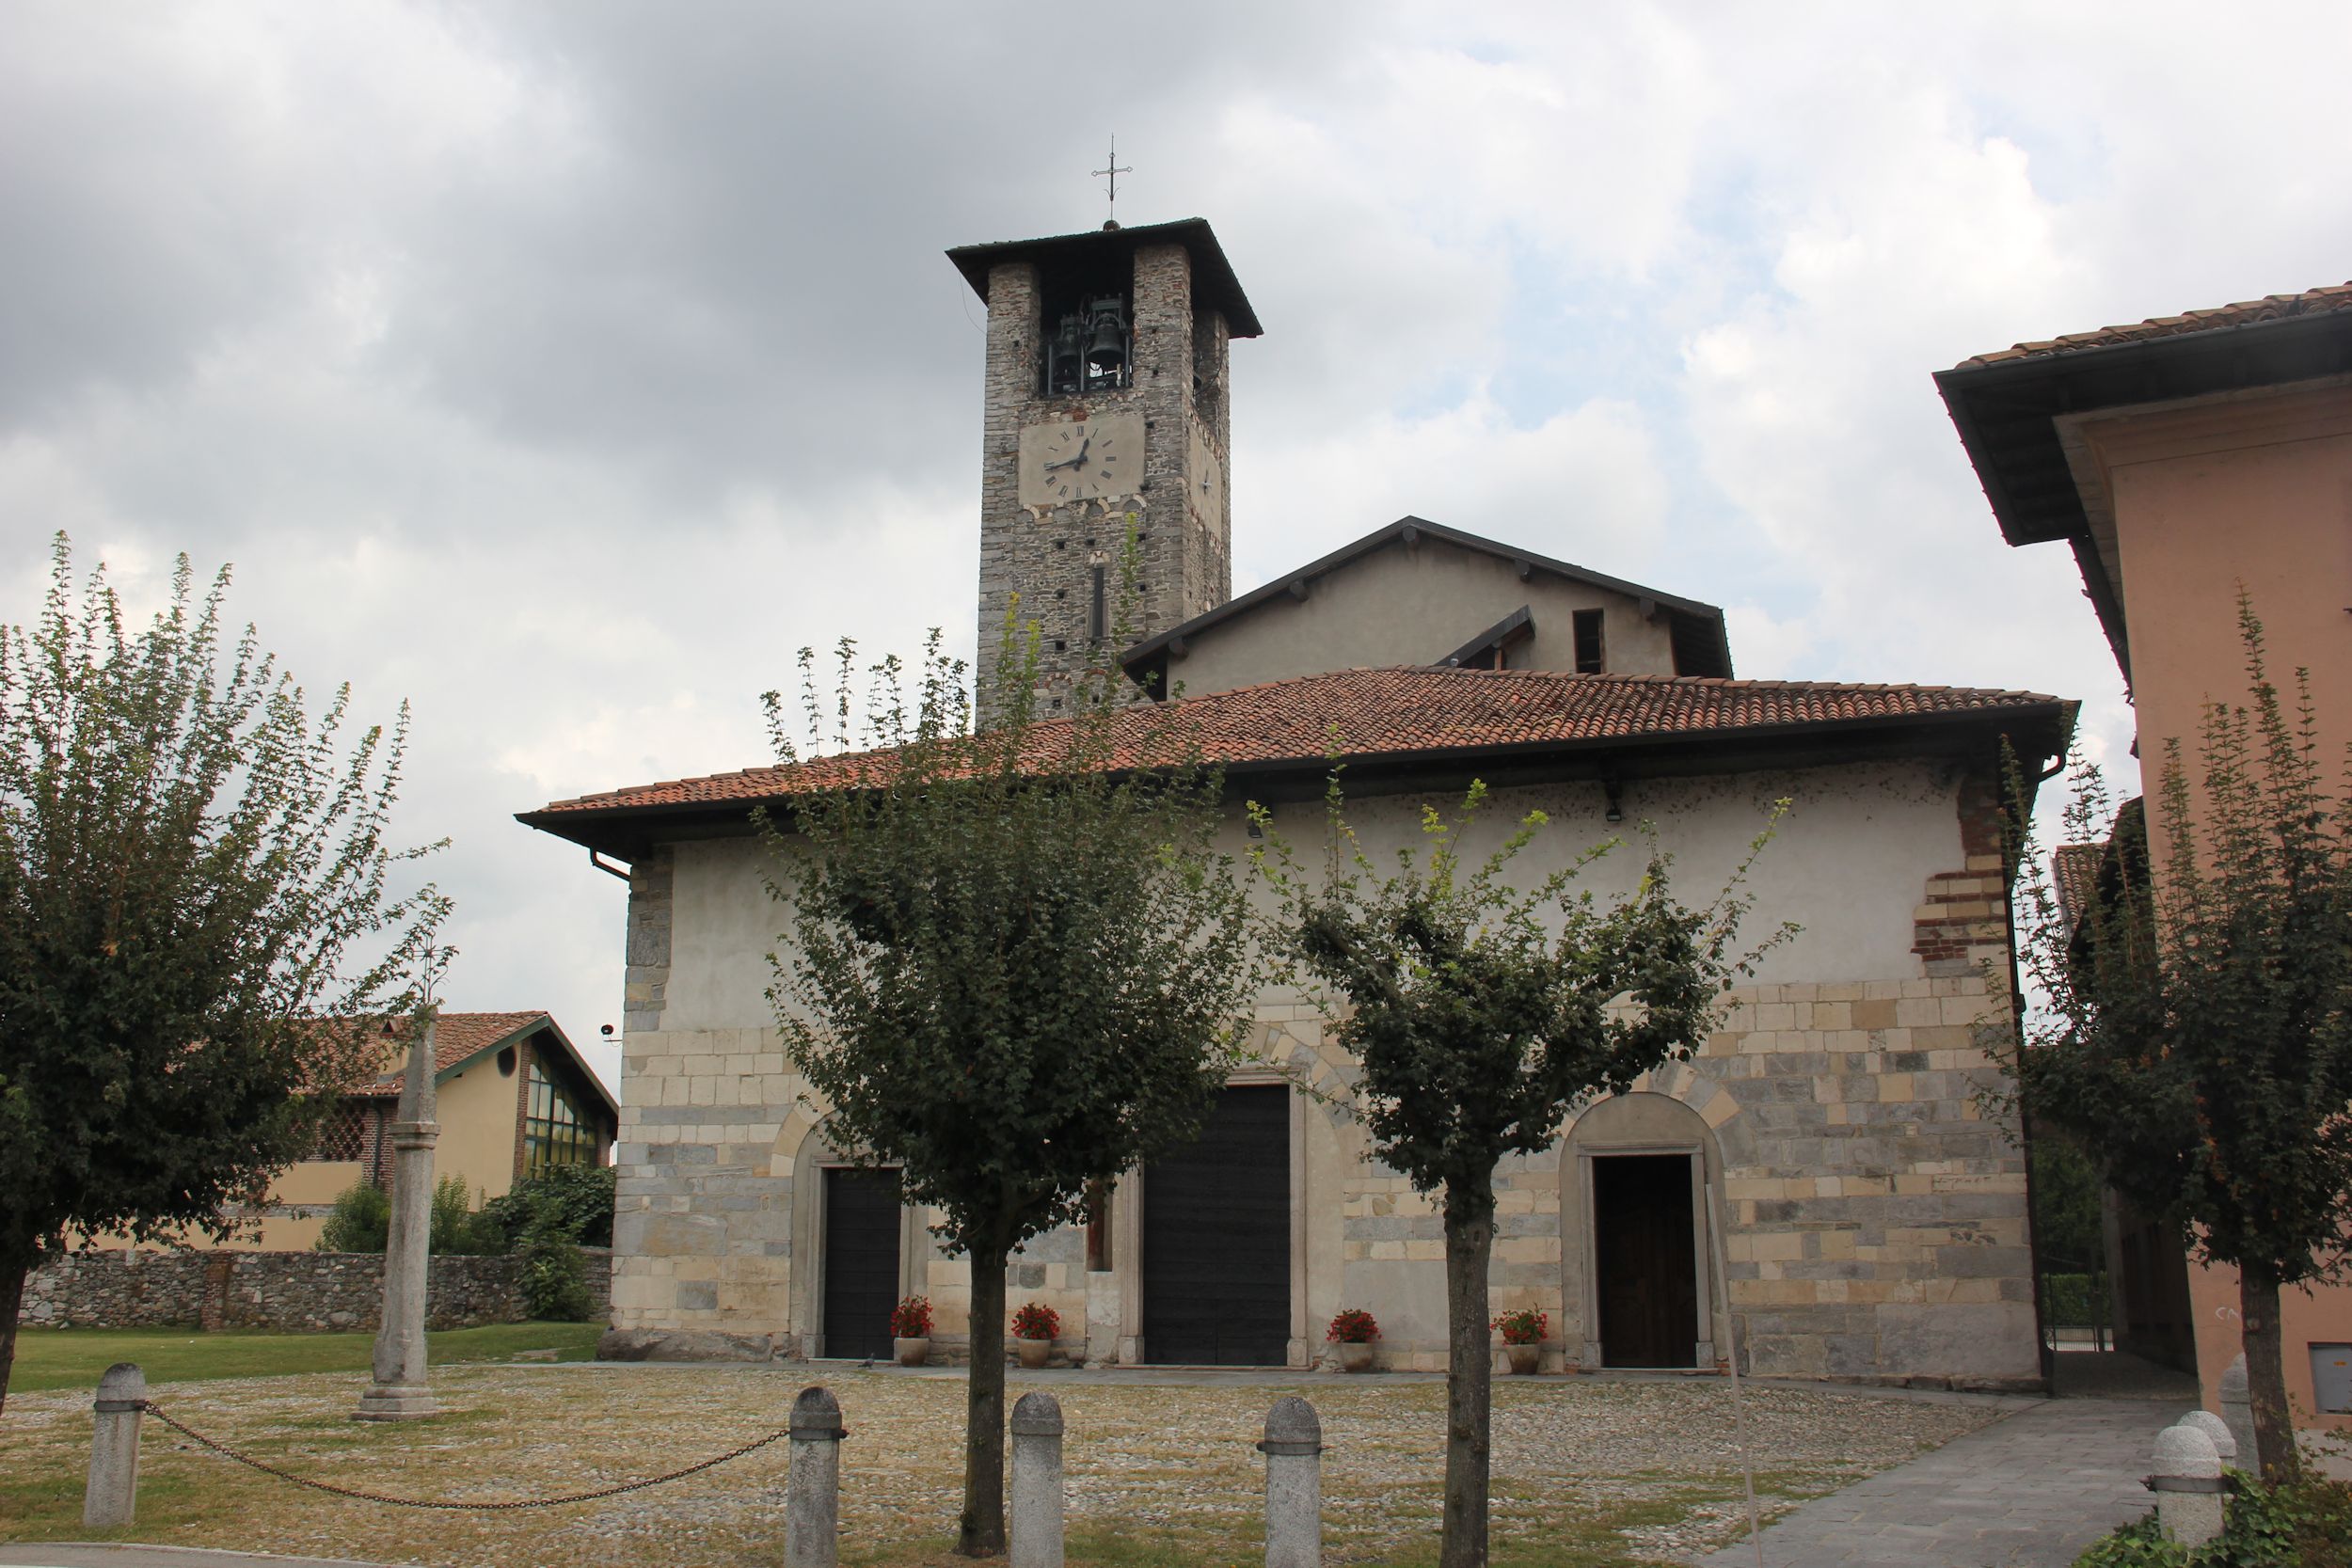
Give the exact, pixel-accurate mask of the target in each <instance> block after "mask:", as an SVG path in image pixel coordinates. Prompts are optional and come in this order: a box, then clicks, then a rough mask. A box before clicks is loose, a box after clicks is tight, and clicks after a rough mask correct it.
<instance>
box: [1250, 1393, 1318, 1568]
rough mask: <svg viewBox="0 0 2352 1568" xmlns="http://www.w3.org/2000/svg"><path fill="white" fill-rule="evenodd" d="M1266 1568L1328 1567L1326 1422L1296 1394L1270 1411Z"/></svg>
mask: <svg viewBox="0 0 2352 1568" xmlns="http://www.w3.org/2000/svg"><path fill="white" fill-rule="evenodd" d="M1258 1451H1259V1452H1260V1453H1263V1454H1264V1455H1265V1568H1323V1422H1322V1421H1321V1420H1320V1419H1319V1418H1317V1417H1316V1415H1315V1407H1314V1406H1313V1405H1311V1404H1309V1403H1308V1402H1306V1401H1305V1400H1302V1399H1300V1398H1299V1397H1298V1396H1297V1395H1295V1394H1293V1395H1291V1396H1290V1397H1288V1398H1286V1399H1280V1400H1277V1401H1276V1402H1275V1403H1274V1408H1273V1409H1272V1410H1270V1411H1268V1412H1266V1418H1265V1441H1264V1442H1263V1443H1260V1444H1259V1445H1258Z"/></svg>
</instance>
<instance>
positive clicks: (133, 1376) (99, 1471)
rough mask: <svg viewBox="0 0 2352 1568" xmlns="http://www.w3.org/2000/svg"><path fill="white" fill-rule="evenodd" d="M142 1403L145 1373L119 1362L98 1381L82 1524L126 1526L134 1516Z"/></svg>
mask: <svg viewBox="0 0 2352 1568" xmlns="http://www.w3.org/2000/svg"><path fill="white" fill-rule="evenodd" d="M146 1403H147V1374H146V1373H145V1372H142V1371H140V1370H139V1369H138V1367H137V1365H136V1364H135V1363H134V1362H130V1361H118V1362H116V1363H115V1364H114V1365H113V1366H111V1367H109V1368H107V1369H106V1375H105V1376H103V1377H102V1378H100V1379H99V1380H98V1401H97V1402H96V1403H95V1404H94V1405H92V1406H91V1408H92V1409H94V1410H95V1411H97V1413H98V1430H97V1431H96V1432H95V1433H93V1434H92V1435H91V1437H90V1446H89V1484H88V1486H87V1488H85V1489H84V1491H83V1493H82V1523H83V1524H84V1525H85V1526H89V1527H96V1528H106V1527H111V1526H116V1525H127V1524H129V1523H131V1522H132V1517H133V1515H135V1513H137V1512H138V1501H139V1414H140V1411H141V1409H142V1408H143V1407H144V1406H145V1405H146Z"/></svg>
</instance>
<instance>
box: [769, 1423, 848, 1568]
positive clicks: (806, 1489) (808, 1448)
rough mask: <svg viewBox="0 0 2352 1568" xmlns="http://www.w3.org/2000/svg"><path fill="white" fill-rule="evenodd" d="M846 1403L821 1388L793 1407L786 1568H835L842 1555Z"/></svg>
mask: <svg viewBox="0 0 2352 1568" xmlns="http://www.w3.org/2000/svg"><path fill="white" fill-rule="evenodd" d="M848 1434H849V1433H848V1432H847V1430H846V1429H845V1428H844V1427H843V1426H842V1425H841V1402H840V1401H839V1400H836V1399H834V1397H833V1391H832V1390H831V1389H829V1388H826V1387H824V1386H821V1385H819V1386H815V1387H809V1388H803V1389H802V1390H801V1397H800V1398H799V1399H796V1400H794V1401H793V1402H792V1459H791V1464H790V1465H789V1467H788V1468H787V1470H786V1471H785V1481H784V1568H834V1564H835V1563H836V1562H837V1561H839V1560H840V1553H841V1439H842V1438H843V1437H845V1436H847V1435H848Z"/></svg>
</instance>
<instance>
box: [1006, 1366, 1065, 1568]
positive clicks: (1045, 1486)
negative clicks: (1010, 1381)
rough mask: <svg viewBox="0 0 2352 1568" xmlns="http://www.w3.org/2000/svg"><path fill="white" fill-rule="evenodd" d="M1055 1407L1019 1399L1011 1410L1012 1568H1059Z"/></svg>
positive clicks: (1047, 1399) (1048, 1400)
mask: <svg viewBox="0 0 2352 1568" xmlns="http://www.w3.org/2000/svg"><path fill="white" fill-rule="evenodd" d="M1061 1514H1062V1493H1061V1402H1059V1401H1057V1400H1056V1399H1055V1398H1054V1396H1053V1395H1051V1394H1024V1395H1022V1396H1021V1401H1020V1402H1019V1403H1018V1404H1015V1405H1014V1406H1013V1407H1012V1568H1062V1558H1061V1531H1062V1519H1061Z"/></svg>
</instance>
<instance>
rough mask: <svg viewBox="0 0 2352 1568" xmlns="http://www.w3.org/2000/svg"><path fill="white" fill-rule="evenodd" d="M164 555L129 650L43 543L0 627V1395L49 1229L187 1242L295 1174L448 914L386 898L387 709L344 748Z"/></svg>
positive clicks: (391, 772)
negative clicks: (44, 591) (154, 594)
mask: <svg viewBox="0 0 2352 1568" xmlns="http://www.w3.org/2000/svg"><path fill="white" fill-rule="evenodd" d="M194 584H195V579H194V576H193V573H192V572H191V570H190V568H189V565H188V560H187V558H186V557H185V556H182V557H181V558H180V562H179V566H178V569H177V570H176V572H175V573H174V575H173V578H172V595H171V603H170V606H169V608H167V610H164V611H163V612H162V613H161V614H159V615H157V616H156V617H155V619H154V621H153V622H152V623H151V625H150V626H148V627H147V628H146V629H144V630H142V631H138V632H133V631H132V630H131V629H130V628H129V627H128V626H126V624H125V621H124V617H123V611H122V607H121V604H120V603H119V600H118V599H117V597H116V594H115V592H114V590H113V589H112V587H110V586H109V585H108V583H107V581H106V578H105V572H104V568H103V566H102V567H101V568H99V569H98V570H97V571H95V572H93V573H92V574H91V575H90V577H89V578H88V581H87V584H86V585H85V587H84V588H83V590H82V592H81V593H80V594H79V595H78V598H77V595H76V594H75V593H74V589H73V582H72V554H71V551H70V548H69V546H68V545H67V543H66V540H65V538H64V536H63V535H59V536H58V538H57V541H56V546H55V548H54V551H53V565H52V569H51V579H50V588H49V594H48V598H47V600H46V602H45V604H44V606H43V608H42V611H41V614H40V620H39V621H38V623H37V624H35V625H33V626H29V627H27V626H8V627H5V628H0V1191H5V1192H6V1193H7V1194H8V1202H7V1203H6V1204H5V1205H0V1399H5V1397H6V1393H7V1386H8V1369H9V1367H10V1365H11V1364H12V1362H13V1360H14V1357H15V1349H16V1322H17V1313H18V1310H19V1308H20V1307H21V1306H22V1304H23V1301H24V1280H25V1276H26V1275H28V1274H29V1273H30V1272H31V1271H32V1269H33V1268H35V1267H36V1266H37V1265H38V1264H40V1261H41V1260H42V1259H44V1258H46V1257H48V1256H50V1255H52V1254H54V1253H56V1251H58V1250H59V1249H61V1248H63V1247H64V1246H65V1245H66V1244H67V1243H68V1239H69V1235H70V1233H72V1232H80V1233H83V1234H89V1233H95V1232H104V1231H114V1232H119V1233H122V1234H125V1235H128V1236H129V1237H131V1238H132V1239H134V1240H136V1241H148V1240H151V1239H155V1238H157V1237H160V1236H164V1235H166V1234H171V1233H176V1234H185V1233H189V1232H195V1233H200V1234H203V1235H207V1236H211V1237H214V1238H221V1237H225V1236H227V1235H228V1234H230V1232H231V1231H232V1230H233V1229H234V1227H235V1223H236V1222H235V1219H234V1218H233V1210H234V1209H235V1208H236V1206H238V1205H240V1204H242V1203H246V1202H249V1201H252V1200H254V1199H256V1198H258V1197H259V1196H261V1194H262V1192H263V1191H264V1190H265V1189H266V1188H267V1186H268V1183H269V1180H270V1178H271V1177H272V1176H274V1175H275V1174H276V1173H277V1172H278V1171H279V1170H282V1169H283V1168H284V1167H285V1166H287V1165H288V1164H292V1163H293V1162H294V1161H295V1160H297V1159H299V1158H300V1157H301V1156H302V1154H303V1153H304V1152H305V1150H306V1149H307V1148H308V1147H309V1144H310V1140H311V1138H312V1137H313V1135H314V1133H315V1129H316V1123H317V1119H318V1117H320V1116H321V1115H323V1114H324V1112H325V1111H326V1108H327V1105H328V1101H329V1099H330V1096H331V1092H332V1091H333V1090H334V1089H335V1088H337V1087H339V1086H341V1085H344V1084H347V1083H350V1082H352V1081H354V1080H355V1079H356V1078H357V1077H358V1076H360V1075H362V1074H363V1073H364V1072H367V1071H372V1070H373V1069H374V1068H375V1067H376V1066H377V1065H378V1057H379V1056H380V1053H381V1052H382V1049H383V1043H382V1039H381V1037H380V1035H379V1034H378V1033H376V1030H375V1028H374V1027H371V1022H370V1021H371V1020H372V1019H373V1015H378V1014H380V1013H382V1012H383V1011H385V1010H386V1005H387V1004H388V1003H389V1002H391V1001H392V1000H393V999H394V997H395V995H396V994H397V992H398V990H399V989H400V987H401V983H402V977H403V976H404V975H405V974H409V973H410V972H411V971H412V970H413V969H414V967H415V966H416V964H417V962H418V960H419V959H420V958H421V955H422V954H423V952H424V950H425V947H426V945H427V943H428V942H430V941H431V938H432V933H433V931H434V929H435V928H436V927H437V925H438V924H439V922H440V921H441V919H442V918H443V916H444V915H445V914H446V913H447V911H448V908H449V906H448V902H447V900H446V899H444V898H442V897H441V896H440V895H438V894H437V893H436V892H435V891H434V890H433V888H432V887H431V885H430V884H427V885H426V886H425V887H423V888H422V889H421V890H419V891H417V892H415V893H412V894H409V895H406V896H405V897H394V896H392V895H390V893H389V891H388V883H389V879H390V876H391V874H392V872H393V870H394V866H395V863H397V862H399V861H402V860H405V859H409V858H413V857H414V856H416V855H420V854H422V853H425V852H426V851H425V850H421V849H394V848H391V847H388V846H387V843H386V839H385V834H386V832H387V830H388V828H389V817H390V813H391V808H392V803H393V800H394V797H395V795H396V794H397V791H398V784H399V781H400V770H401V762H402V758H403V755H404V752H405V748H406V735H407V722H408V716H407V709H406V708H405V706H404V707H403V708H402V709H401V713H400V718H399V720H398V721H397V722H396V723H395V724H394V726H393V728H392V729H391V731H390V732H389V735H388V734H387V733H386V732H385V731H384V730H383V729H382V728H381V727H380V726H378V727H373V728H370V729H367V730H365V731H364V732H362V733H360V734H359V735H358V736H356V737H349V738H348V739H347V738H346V731H347V726H348V721H347V704H348V700H349V690H348V688H346V689H342V690H339V691H338V692H337V693H336V694H335V697H334V699H333V700H332V701H331V702H330V703H329V704H328V705H327V706H326V711H325V713H324V714H323V715H321V716H320V717H319V718H318V719H316V720H315V721H314V720H313V719H312V718H311V716H310V712H309V709H308V707H307V705H306V704H305V702H304V700H303V693H302V691H301V689H300V688H298V687H296V686H295V685H294V683H293V681H292V679H291V677H289V676H287V675H285V674H284V673H281V672H280V671H279V670H278V666H277V663H276V661H275V660H274V659H273V658H272V657H269V656H268V655H265V654H263V653H262V652H261V650H260V647H259V645H258V643H257V641H256V640H255V636H254V633H253V630H252V628H251V627H249V626H248V627H247V628H246V631H245V633H244V635H243V636H242V637H240V638H239V639H238V640H237V641H235V642H234V643H233V644H230V643H229V642H227V641H225V639H224V636H223V627H222V625H221V618H220V617H221V605H222V601H223V598H224V596H225V594H227V592H228V587H229V573H228V569H227V568H226V567H224V568H222V570H221V572H220V574H219V575H218V576H217V577H215V578H214V580H213V583H212V586H211V588H210V590H209V591H208V592H207V593H206V594H205V595H204V597H203V598H202V599H201V600H199V599H198V598H197V597H196V594H195V588H194Z"/></svg>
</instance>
